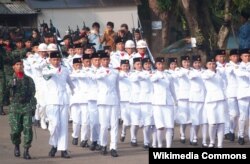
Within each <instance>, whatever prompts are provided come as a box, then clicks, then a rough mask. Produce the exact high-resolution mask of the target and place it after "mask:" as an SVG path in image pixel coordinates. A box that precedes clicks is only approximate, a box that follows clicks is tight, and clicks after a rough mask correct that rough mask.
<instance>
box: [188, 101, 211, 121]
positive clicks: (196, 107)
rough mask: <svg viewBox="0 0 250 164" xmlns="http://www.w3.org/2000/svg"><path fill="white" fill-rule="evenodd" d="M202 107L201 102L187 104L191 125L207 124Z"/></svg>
mask: <svg viewBox="0 0 250 164" xmlns="http://www.w3.org/2000/svg"><path fill="white" fill-rule="evenodd" d="M203 107H204V103H203V102H189V108H190V117H191V123H192V125H201V124H206V123H207V113H206V111H205V110H204V108H203Z"/></svg>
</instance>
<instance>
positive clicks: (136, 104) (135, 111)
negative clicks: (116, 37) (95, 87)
mask: <svg viewBox="0 0 250 164" xmlns="http://www.w3.org/2000/svg"><path fill="white" fill-rule="evenodd" d="M141 61H142V58H141V57H139V58H134V59H133V63H134V70H133V71H131V73H130V76H129V81H130V85H131V89H130V92H131V93H130V99H129V108H130V118H131V127H130V134H131V143H130V144H131V146H133V147H136V146H138V145H137V133H138V130H139V125H140V124H141V104H140V90H141V87H140V82H139V78H140V73H141V71H142V63H141Z"/></svg>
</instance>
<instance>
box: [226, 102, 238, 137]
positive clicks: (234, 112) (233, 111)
mask: <svg viewBox="0 0 250 164" xmlns="http://www.w3.org/2000/svg"><path fill="white" fill-rule="evenodd" d="M227 109H228V111H227V113H228V115H227V116H226V123H225V134H227V133H229V132H231V133H234V131H235V128H236V125H237V121H238V117H239V107H238V100H237V98H236V97H232V98H228V99H227Z"/></svg>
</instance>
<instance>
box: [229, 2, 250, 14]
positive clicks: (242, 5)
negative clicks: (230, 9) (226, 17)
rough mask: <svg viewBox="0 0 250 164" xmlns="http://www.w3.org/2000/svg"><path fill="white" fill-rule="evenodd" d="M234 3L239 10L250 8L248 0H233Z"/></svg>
mask: <svg viewBox="0 0 250 164" xmlns="http://www.w3.org/2000/svg"><path fill="white" fill-rule="evenodd" d="M233 3H234V5H235V6H236V7H237V10H238V11H239V12H240V11H242V10H243V9H245V8H248V9H249V8H250V1H249V0H233Z"/></svg>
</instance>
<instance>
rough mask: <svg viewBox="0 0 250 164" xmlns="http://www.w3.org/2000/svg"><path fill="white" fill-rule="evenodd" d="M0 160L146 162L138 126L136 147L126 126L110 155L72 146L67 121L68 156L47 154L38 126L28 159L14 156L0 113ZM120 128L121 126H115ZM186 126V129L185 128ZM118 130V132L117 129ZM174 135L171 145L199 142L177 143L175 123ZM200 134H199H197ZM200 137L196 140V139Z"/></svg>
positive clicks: (105, 163)
mask: <svg viewBox="0 0 250 164" xmlns="http://www.w3.org/2000/svg"><path fill="white" fill-rule="evenodd" d="M0 127H1V128H0V133H1V134H0V163H1V164H16V163H17V164H19V163H20V164H22V163H23V164H24V163H25V164H28V163H32V164H44V163H46V164H66V163H67V164H68V163H71V164H78V163H81V164H84V163H88V164H95V163H100V164H116V163H117V164H118V163H119V164H137V163H141V164H147V163H148V152H147V151H144V150H143V148H142V146H143V142H142V141H143V137H142V130H141V129H140V130H139V133H138V144H139V146H138V147H131V146H130V141H129V136H130V135H129V130H128V131H127V132H128V135H127V138H126V140H125V142H124V143H121V142H120V141H119V143H118V153H119V157H118V158H112V157H111V156H110V154H107V155H106V156H103V155H101V154H100V153H99V152H97V151H89V150H88V149H86V148H81V147H80V146H74V145H72V144H71V140H72V137H71V132H72V124H69V152H70V154H71V157H72V158H70V159H63V158H61V157H60V152H57V154H56V157H55V158H50V157H48V152H49V150H50V148H51V147H50V145H49V144H48V140H49V131H48V130H43V129H41V128H36V130H35V131H36V135H35V134H34V138H33V143H32V147H31V148H30V155H31V156H32V159H31V160H24V159H23V158H22V152H23V149H21V157H19V158H17V157H14V155H13V150H14V146H13V145H12V143H11V141H10V135H9V134H10V127H9V124H8V116H7V115H6V116H0ZM119 129H120V130H121V127H120V128H119ZM187 130H188V129H187ZM119 134H120V133H119ZM175 134H176V135H175V136H174V143H173V147H174V148H182V147H185V148H186V147H188V148H196V147H200V146H201V143H199V145H198V146H191V145H189V143H186V144H181V143H180V142H179V137H178V136H179V135H177V134H179V127H178V126H177V127H176V128H175ZM36 136H37V137H36ZM199 136H200V134H199ZM199 141H200V140H199ZM246 141H247V142H246V144H245V145H243V146H241V145H239V144H238V143H237V142H236V141H235V142H233V143H232V142H229V141H224V147H225V148H226V147H233V148H249V147H250V144H249V142H248V139H247V140H246Z"/></svg>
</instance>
